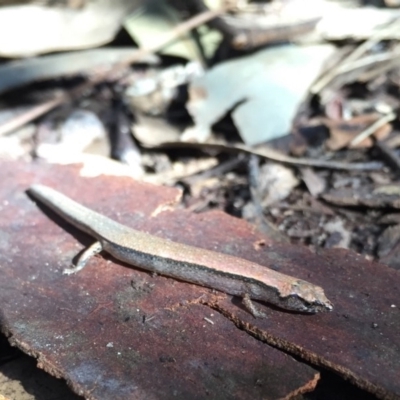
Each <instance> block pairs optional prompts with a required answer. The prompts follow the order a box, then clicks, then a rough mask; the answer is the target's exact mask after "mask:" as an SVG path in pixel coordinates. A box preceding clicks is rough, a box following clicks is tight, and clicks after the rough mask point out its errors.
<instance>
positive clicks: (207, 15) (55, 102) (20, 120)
mask: <svg viewBox="0 0 400 400" xmlns="http://www.w3.org/2000/svg"><path fill="white" fill-rule="evenodd" d="M225 11H226V8H219V9H217V10H208V11H205V12H203V13H201V14H198V15H196V16H194V17H193V18H190V19H188V20H187V21H185V22H182V23H181V24H179V25H178V26H176V27H175V28H174V29H173V30H172V31H171V32H170V33H169V34H166V35H165V37H164V38H163V39H161V41H160V42H159V43H158V44H155V45H153V46H150V47H147V48H143V49H139V51H136V52H135V53H133V54H132V56H129V57H127V58H125V59H124V60H122V61H120V62H118V63H117V64H115V65H114V66H112V67H110V68H109V69H108V70H107V71H105V72H103V73H101V74H98V75H97V76H96V77H95V78H93V79H92V80H91V81H89V82H85V83H83V84H81V85H79V86H78V87H76V88H74V89H72V90H70V91H67V92H64V93H63V94H61V95H60V96H58V97H56V98H54V99H52V100H47V101H45V102H43V103H41V104H39V105H37V106H34V107H32V108H31V109H30V110H28V111H26V112H25V113H23V114H21V115H19V116H18V117H17V118H15V119H13V120H12V121H8V122H6V123H5V124H3V125H0V136H1V135H5V134H6V133H9V132H11V131H13V130H15V129H17V128H20V127H22V126H24V125H25V124H27V123H28V122H30V121H33V120H34V119H36V118H38V117H40V116H42V115H44V114H45V113H47V112H49V111H50V110H52V109H54V108H55V107H57V106H59V105H61V104H63V103H66V102H67V101H70V100H73V99H75V98H77V97H80V96H82V95H83V94H84V92H86V91H88V90H90V89H91V88H92V87H93V86H95V85H96V84H98V83H99V82H102V81H103V80H105V79H110V78H111V80H116V76H117V75H118V73H120V72H122V71H124V70H125V69H126V68H127V67H129V65H130V64H132V63H134V62H137V61H140V60H141V59H142V58H143V57H145V56H147V55H149V54H152V53H155V52H156V51H159V50H160V49H162V48H163V47H165V46H166V45H167V44H169V43H170V42H172V41H174V40H176V39H178V38H179V37H180V36H182V35H183V34H185V33H187V32H189V31H190V30H192V29H194V28H196V27H197V26H200V25H202V24H204V23H205V22H207V21H210V20H212V19H214V18H216V17H218V16H219V15H221V14H223V13H224V12H225Z"/></svg>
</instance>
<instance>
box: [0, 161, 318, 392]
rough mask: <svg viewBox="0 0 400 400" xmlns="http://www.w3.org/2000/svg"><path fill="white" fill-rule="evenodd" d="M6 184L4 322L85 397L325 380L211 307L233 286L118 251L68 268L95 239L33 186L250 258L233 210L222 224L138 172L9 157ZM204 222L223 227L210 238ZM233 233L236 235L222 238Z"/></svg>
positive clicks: (2, 171)
mask: <svg viewBox="0 0 400 400" xmlns="http://www.w3.org/2000/svg"><path fill="white" fill-rule="evenodd" d="M0 181H1V182H2V185H1V187H0V206H1V211H0V212H1V214H0V215H1V219H0V307H1V314H0V317H1V327H2V330H3V331H4V332H5V333H6V334H7V335H9V336H10V341H11V342H12V343H14V344H16V345H17V346H18V347H20V348H21V349H23V350H24V351H25V352H27V353H28V354H31V355H34V356H35V357H37V358H38V362H39V366H41V367H42V368H44V369H45V370H46V371H48V372H50V373H51V374H53V375H55V376H58V377H63V378H65V379H67V381H68V382H69V384H70V386H71V387H72V388H73V389H74V390H75V392H76V393H78V394H82V395H84V396H85V397H86V398H88V399H110V398H113V399H144V398H145V399H161V398H162V399H168V398H177V399H179V398H190V399H203V398H210V399H224V398H227V399H228V398H229V399H234V398H237V399H247V398H248V399H255V398H263V399H277V398H287V399H289V398H291V397H293V396H294V395H296V394H298V393H302V392H305V391H308V390H312V389H313V388H314V386H315V384H316V382H317V380H318V377H319V375H318V373H317V372H316V371H315V370H314V369H312V368H311V367H309V366H307V365H305V364H301V363H299V362H298V361H295V360H294V359H293V358H291V357H290V356H287V355H285V354H284V353H282V352H280V351H279V350H276V349H273V348H271V347H269V346H268V345H267V344H265V343H263V342H261V341H258V340H256V339H254V338H253V337H251V336H250V335H249V334H247V333H246V332H244V331H242V330H239V329H237V327H236V326H235V325H234V324H233V323H232V322H231V321H229V320H228V319H227V318H225V317H224V316H223V315H221V314H219V313H217V312H215V311H213V310H212V309H211V308H209V307H207V306H206V305H204V304H203V303H215V301H217V300H218V299H225V298H226V299H229V300H230V299H231V297H229V296H227V295H225V294H222V293H217V294H213V293H212V291H211V290H209V289H206V288H202V287H198V286H194V285H191V284H187V283H184V282H178V281H176V280H173V279H169V278H165V277H161V276H156V277H152V276H151V275H150V274H148V273H146V272H143V271H139V270H136V269H134V268H129V267H127V266H126V265H121V264H120V263H118V262H115V260H112V259H110V257H107V256H105V257H103V256H98V257H96V258H94V259H92V260H91V261H90V262H89V264H88V266H87V267H86V268H85V269H84V270H83V271H81V272H80V273H78V274H76V275H73V276H66V275H62V274H61V271H62V270H63V268H65V267H66V266H68V265H69V263H70V261H71V259H73V258H74V257H75V256H76V254H77V253H78V252H79V251H80V250H82V248H83V245H87V244H90V243H92V239H90V238H89V237H88V236H86V235H84V234H81V233H80V232H79V231H78V230H76V229H74V228H72V227H71V226H69V225H67V224H66V223H65V222H64V221H62V220H61V219H60V218H58V217H56V216H55V215H54V214H52V213H51V212H49V211H48V210H47V209H45V208H41V207H39V206H38V205H37V204H35V203H34V202H33V201H32V200H31V199H29V198H28V196H27V195H26V193H25V192H24V191H25V190H26V189H27V188H28V187H29V186H30V185H31V184H32V183H43V184H47V185H49V186H52V187H54V188H56V189H58V190H60V191H63V192H64V193H66V194H68V195H70V196H71V197H73V198H75V199H76V200H79V201H81V202H82V203H83V204H85V205H87V206H89V207H91V208H93V209H96V210H97V211H100V212H103V213H104V214H106V215H108V216H110V217H111V218H114V219H116V220H118V221H120V222H123V223H125V224H127V225H130V226H132V227H135V228H137V229H144V230H147V231H149V232H151V233H154V234H158V235H160V236H165V237H170V238H173V239H176V240H180V241H182V242H187V243H191V244H197V245H198V246H204V247H208V248H213V249H220V250H226V251H230V252H231V253H232V254H236V255H238V256H244V255H245V254H244V253H243V254H242V252H241V249H242V244H241V242H240V241H241V239H242V236H243V233H245V232H248V228H247V226H246V224H244V223H243V222H241V221H238V220H235V219H232V218H229V217H226V216H224V219H223V224H224V225H218V229H215V226H211V225H213V221H214V219H213V217H212V216H207V215H204V216H203V215H200V216H197V217H193V218H190V214H189V213H187V212H185V211H182V210H181V211H171V210H170V207H169V206H170V205H171V204H173V203H174V202H175V201H176V199H177V198H178V197H179V194H178V192H177V191H176V190H174V189H168V188H160V187H158V188H157V187H153V186H150V185H146V184H138V183H134V182H133V181H132V180H130V179H128V178H115V177H101V178H95V179H85V178H81V177H79V174H78V168H76V167H55V166H49V165H45V164H41V165H32V164H31V165H28V164H21V163H2V164H1V168H0ZM230 221H231V222H230ZM203 225H205V227H207V233H209V232H213V231H214V232H215V234H214V235H210V236H209V237H207V236H206V235H204V233H205V232H203V231H202V230H201V229H202V226H203ZM221 231H224V232H227V231H229V232H230V233H231V235H230V237H226V236H227V235H226V234H225V240H221V239H222V237H219V236H218V235H219V234H220V233H221ZM247 243H248V244H250V242H249V241H247ZM244 248H246V245H245V246H244ZM204 318H207V319H208V320H206V319H204Z"/></svg>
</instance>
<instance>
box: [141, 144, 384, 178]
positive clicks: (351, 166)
mask: <svg viewBox="0 0 400 400" xmlns="http://www.w3.org/2000/svg"><path fill="white" fill-rule="evenodd" d="M142 146H143V147H147V148H182V147H184V148H192V149H198V150H218V151H225V152H230V153H246V154H254V155H256V156H260V157H263V158H267V159H269V160H273V161H278V162H281V163H284V164H289V165H298V166H307V167H317V168H329V169H338V170H347V171H376V170H379V169H381V168H383V163H381V162H379V161H370V162H365V163H344V162H339V161H325V160H312V159H308V158H295V157H290V156H286V155H285V154H282V153H279V152H277V151H276V150H273V149H270V148H265V147H264V148H262V149H259V150H254V149H251V148H250V147H247V146H242V145H230V146H226V145H223V144H211V143H189V142H168V143H162V144H161V145H159V146H154V147H153V146H147V145H145V144H143V143H142Z"/></svg>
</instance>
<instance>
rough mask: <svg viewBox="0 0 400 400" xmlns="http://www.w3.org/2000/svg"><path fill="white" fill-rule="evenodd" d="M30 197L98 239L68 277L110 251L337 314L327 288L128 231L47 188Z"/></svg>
mask: <svg viewBox="0 0 400 400" xmlns="http://www.w3.org/2000/svg"><path fill="white" fill-rule="evenodd" d="M29 192H30V194H31V195H32V196H33V197H34V198H36V199H37V200H39V201H40V202H42V203H43V204H45V205H46V206H48V207H49V208H50V209H51V210H53V211H54V212H56V213H57V214H58V215H60V216H61V217H63V218H64V219H65V220H66V221H68V222H69V223H71V224H72V225H73V226H75V227H76V228H78V229H80V230H82V231H83V232H86V233H87V234H89V235H90V236H93V237H94V238H96V240H97V241H96V242H95V243H94V244H93V245H92V246H90V247H89V249H87V250H86V251H85V252H84V253H83V255H82V256H81V258H80V260H79V261H78V263H77V266H76V267H74V268H70V269H67V270H65V271H64V272H66V273H74V272H77V271H79V270H80V269H82V268H83V267H84V265H85V264H86V262H87V260H88V259H89V257H90V256H92V255H93V254H96V253H98V252H100V251H103V250H104V251H106V252H107V253H109V254H111V255H112V256H114V257H115V258H117V259H118V260H120V261H123V262H126V263H128V264H131V265H133V266H137V267H139V268H142V269H145V270H149V271H153V272H156V273H159V274H161V275H166V276H170V277H172V278H177V279H180V280H182V281H186V282H192V283H195V284H198V285H201V286H205V287H209V288H213V289H217V290H220V291H222V292H225V293H227V294H231V295H234V296H241V297H244V298H247V299H248V298H251V299H254V300H261V301H263V302H267V303H271V304H274V305H276V306H278V307H280V308H283V309H287V310H292V311H299V312H306V313H316V312H319V311H324V310H329V311H330V310H332V304H331V302H330V301H329V300H328V299H327V298H326V296H325V294H324V291H323V289H322V288H321V287H319V286H316V285H313V284H312V283H309V282H307V281H304V280H301V279H297V278H294V277H291V276H288V275H284V274H281V273H279V272H276V271H274V270H272V269H269V268H267V267H264V266H262V265H259V264H256V263H254V262H251V261H248V260H244V259H242V258H238V257H234V256H231V255H228V254H223V253H218V252H215V251H210V250H205V249H201V248H198V247H193V246H188V245H185V244H182V243H177V242H173V241H171V240H168V239H163V238H160V237H158V236H153V235H150V234H148V233H145V232H141V231H137V230H134V229H131V228H128V227H127V226H125V225H122V224H120V223H118V222H116V221H113V220H112V219H110V218H107V217H105V216H104V215H101V214H99V213H97V212H95V211H92V210H90V209H88V208H86V207H84V206H82V205H81V204H79V203H77V202H75V201H74V200H72V199H70V198H68V197H67V196H64V195H63V194H62V193H60V192H57V191H56V190H54V189H52V188H49V187H47V186H43V185H33V186H31V188H30V189H29Z"/></svg>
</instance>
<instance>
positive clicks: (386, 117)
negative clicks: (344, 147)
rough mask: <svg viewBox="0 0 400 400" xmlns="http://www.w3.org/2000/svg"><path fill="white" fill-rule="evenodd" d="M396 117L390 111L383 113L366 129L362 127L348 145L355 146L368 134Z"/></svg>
mask: <svg viewBox="0 0 400 400" xmlns="http://www.w3.org/2000/svg"><path fill="white" fill-rule="evenodd" d="M395 118H396V114H395V113H393V112H391V113H389V114H386V115H384V116H383V117H381V118H379V119H378V120H377V121H375V122H374V123H373V124H372V125H370V126H369V127H368V128H367V129H364V130H363V131H362V132H361V133H359V134H358V135H357V136H356V137H355V138H354V139H353V140H352V141H351V142H350V146H355V145H357V144H359V143H360V142H362V141H363V140H364V139H366V138H367V137H368V136H371V135H372V134H373V133H375V132H376V131H377V130H378V129H379V128H380V127H382V126H383V125H385V124H387V123H388V122H390V121H393V120H394V119H395Z"/></svg>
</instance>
